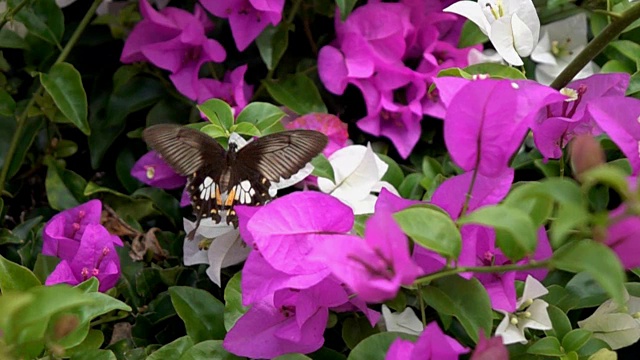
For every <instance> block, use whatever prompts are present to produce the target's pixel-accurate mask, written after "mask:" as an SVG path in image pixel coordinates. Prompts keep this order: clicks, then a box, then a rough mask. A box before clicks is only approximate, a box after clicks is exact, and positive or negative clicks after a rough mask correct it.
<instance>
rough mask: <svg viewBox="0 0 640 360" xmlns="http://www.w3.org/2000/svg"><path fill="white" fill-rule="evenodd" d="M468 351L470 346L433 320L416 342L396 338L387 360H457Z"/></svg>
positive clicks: (386, 357)
mask: <svg viewBox="0 0 640 360" xmlns="http://www.w3.org/2000/svg"><path fill="white" fill-rule="evenodd" d="M468 352H469V349H468V348H466V347H464V346H462V345H460V343H459V342H458V341H457V340H456V339H454V338H452V337H450V336H448V335H446V334H445V333H444V332H442V330H440V327H439V326H438V324H437V323H436V322H431V323H429V325H427V327H426V328H425V329H424V331H423V332H422V334H421V335H420V337H419V338H418V340H417V341H416V342H415V343H413V342H411V341H409V340H402V339H396V340H395V341H394V342H393V343H392V344H391V347H390V348H389V351H388V352H387V355H386V356H385V360H457V359H458V358H459V356H460V355H461V354H466V353H468Z"/></svg>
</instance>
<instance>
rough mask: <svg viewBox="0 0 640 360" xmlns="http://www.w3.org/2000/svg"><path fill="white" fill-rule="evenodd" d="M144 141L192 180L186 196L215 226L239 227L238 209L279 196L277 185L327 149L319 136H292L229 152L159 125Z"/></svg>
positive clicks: (273, 136) (232, 145)
mask: <svg viewBox="0 0 640 360" xmlns="http://www.w3.org/2000/svg"><path fill="white" fill-rule="evenodd" d="M143 138H144V140H145V141H146V142H147V143H148V144H149V146H151V147H152V148H153V149H154V150H156V151H157V152H158V153H160V155H162V156H163V158H164V159H165V161H166V162H167V163H168V164H169V165H170V166H171V167H172V168H173V169H174V170H175V171H176V172H178V173H179V174H182V175H185V176H187V177H188V182H187V191H188V193H189V196H190V200H191V203H192V205H193V211H194V213H195V215H196V219H197V223H196V228H195V229H194V230H193V231H192V232H191V233H190V234H189V238H193V235H194V234H195V231H196V229H197V228H198V225H199V224H200V220H201V219H203V218H211V219H212V220H213V221H214V222H215V223H219V222H220V221H222V216H223V215H224V216H225V217H226V222H227V223H228V224H233V225H234V226H236V227H237V226H238V218H237V216H236V214H235V211H234V210H233V207H234V206H235V205H236V204H240V205H250V206H256V205H262V204H264V203H266V202H267V201H269V200H270V199H271V198H273V196H275V192H274V191H273V189H272V186H271V185H272V184H273V183H277V182H279V181H281V180H283V179H288V178H290V177H291V176H292V175H294V174H295V173H297V172H298V171H299V170H300V169H302V168H303V167H304V166H305V165H306V164H307V163H308V162H309V161H311V159H312V158H313V157H315V156H316V155H317V154H318V153H320V152H321V151H322V150H323V149H324V147H325V146H326V144H327V137H326V136H325V135H324V134H322V133H319V132H317V131H311V130H292V131H285V132H280V133H275V134H271V135H266V136H264V137H261V138H258V139H256V140H254V141H251V142H249V143H247V144H246V145H245V146H244V147H243V148H241V149H238V147H237V145H236V144H235V143H233V142H230V143H229V149H228V150H225V149H224V148H223V147H222V146H220V144H218V142H217V141H215V140H214V139H213V138H211V137H209V136H208V135H206V134H204V133H202V132H200V131H198V130H195V129H191V128H187V127H183V126H179V125H168V124H163V125H155V126H152V127H149V128H147V129H146V130H145V131H144V132H143Z"/></svg>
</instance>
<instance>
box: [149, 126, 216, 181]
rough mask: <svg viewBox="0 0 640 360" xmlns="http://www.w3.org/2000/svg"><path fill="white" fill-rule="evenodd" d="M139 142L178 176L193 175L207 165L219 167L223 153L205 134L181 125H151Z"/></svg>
mask: <svg viewBox="0 0 640 360" xmlns="http://www.w3.org/2000/svg"><path fill="white" fill-rule="evenodd" d="M142 138H143V139H144V141H146V142H147V144H149V146H151V148H153V149H154V150H155V151H157V152H158V153H160V155H162V157H163V158H164V160H165V161H166V162H167V163H168V164H169V165H171V167H172V168H173V169H174V170H175V171H176V172H178V173H180V174H181V175H184V176H194V174H195V173H196V172H197V171H198V170H200V169H202V168H203V167H204V166H205V163H206V164H207V165H211V164H213V165H217V164H222V163H223V162H224V161H225V154H226V151H225V150H224V148H223V147H222V146H220V144H218V142H217V141H215V140H214V139H213V138H212V137H210V136H208V135H207V134H205V133H203V132H200V131H198V130H195V129H191V128H188V127H184V126H180V125H171V124H161V125H154V126H151V127H149V128H147V129H145V130H144V131H143V132H142Z"/></svg>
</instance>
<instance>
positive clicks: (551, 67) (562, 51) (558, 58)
mask: <svg viewBox="0 0 640 360" xmlns="http://www.w3.org/2000/svg"><path fill="white" fill-rule="evenodd" d="M540 33H541V38H540V42H539V43H538V46H536V48H535V49H534V50H533V52H532V53H531V59H532V60H533V61H535V62H537V63H538V65H537V66H536V80H538V82H540V83H542V84H544V85H548V84H551V82H552V81H553V80H554V79H555V78H556V77H557V76H558V75H559V74H560V73H561V72H562V70H564V68H565V67H567V65H569V63H570V62H571V61H572V60H573V59H574V58H575V57H576V56H577V55H578V54H579V53H580V52H581V51H582V49H584V47H585V46H587V16H586V15H585V14H578V15H575V16H571V17H568V18H566V19H564V20H560V21H556V22H553V23H551V24H549V25H545V26H543V27H542V28H541V29H540ZM597 71H598V66H597V65H596V64H595V63H593V62H589V63H588V64H587V65H586V66H585V67H584V68H583V69H582V70H581V71H580V72H579V73H578V75H576V77H575V78H574V79H582V78H586V77H589V76H591V75H593V74H594V73H595V72H597Z"/></svg>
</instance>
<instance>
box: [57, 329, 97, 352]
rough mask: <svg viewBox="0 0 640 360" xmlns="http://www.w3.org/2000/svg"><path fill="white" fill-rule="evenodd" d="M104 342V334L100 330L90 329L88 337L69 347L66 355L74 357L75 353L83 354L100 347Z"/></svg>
mask: <svg viewBox="0 0 640 360" xmlns="http://www.w3.org/2000/svg"><path fill="white" fill-rule="evenodd" d="M103 342H104V334H103V333H102V331H100V330H93V329H92V330H89V333H88V334H87V337H86V338H85V339H84V340H83V341H82V343H80V344H78V345H77V346H74V347H72V348H69V349H67V350H66V351H65V356H71V357H73V356H74V355H75V354H78V355H81V354H84V353H87V352H92V351H93V350H97V349H100V346H102V343H103Z"/></svg>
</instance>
